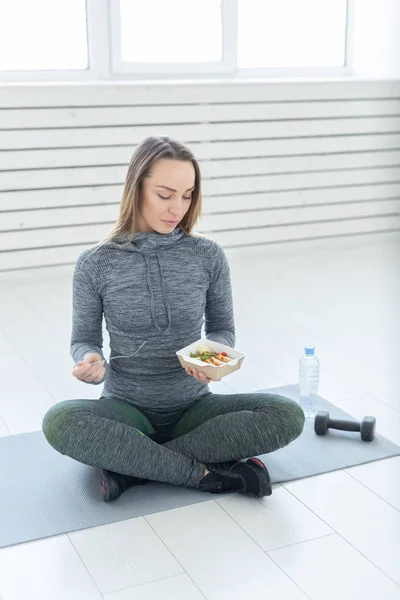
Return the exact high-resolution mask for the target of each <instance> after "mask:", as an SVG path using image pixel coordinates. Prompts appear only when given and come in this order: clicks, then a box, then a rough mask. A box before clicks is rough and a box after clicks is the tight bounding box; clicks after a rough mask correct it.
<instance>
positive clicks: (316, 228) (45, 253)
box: [0, 217, 399, 271]
mask: <svg viewBox="0 0 400 600" xmlns="http://www.w3.org/2000/svg"><path fill="white" fill-rule="evenodd" d="M392 231H399V228H398V227H393V219H392V218H391V217H372V218H369V219H360V220H358V221H357V220H351V221H338V222H337V221H335V222H331V223H307V224H303V225H282V226H281V227H270V228H260V229H253V230H246V229H244V230H241V231H229V232H217V233H210V234H207V237H210V238H211V239H214V240H215V241H216V242H218V243H219V244H221V245H222V246H223V247H225V248H230V247H236V246H246V245H248V246H249V245H254V244H271V243H279V242H282V243H285V242H295V241H305V240H306V241H312V240H318V239H321V238H329V237H339V238H340V237H341V236H357V235H363V234H371V233H384V232H392ZM97 241H98V240H97V238H93V239H92V240H91V241H90V242H88V243H85V244H76V245H71V246H63V247H58V248H38V249H33V250H22V251H18V252H5V253H3V254H2V255H1V262H0V271H7V270H13V269H21V268H33V267H40V266H48V265H62V264H74V263H75V262H76V260H77V258H78V256H79V254H80V253H81V252H82V251H83V250H85V249H86V248H88V247H90V246H92V245H94V244H95V243H96V242H97Z"/></svg>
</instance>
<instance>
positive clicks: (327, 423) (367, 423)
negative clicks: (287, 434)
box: [314, 410, 376, 442]
mask: <svg viewBox="0 0 400 600" xmlns="http://www.w3.org/2000/svg"><path fill="white" fill-rule="evenodd" d="M375 425H376V419H375V417H364V419H363V420H362V421H361V423H360V422H359V421H345V420H344V419H330V418H329V413H328V412H327V411H326V410H320V411H319V412H318V413H317V414H316V415H315V420H314V431H315V433H316V434H317V435H325V434H326V433H327V431H328V429H340V430H341V431H359V432H360V433H361V439H362V440H364V442H372V440H373V439H374V437H375Z"/></svg>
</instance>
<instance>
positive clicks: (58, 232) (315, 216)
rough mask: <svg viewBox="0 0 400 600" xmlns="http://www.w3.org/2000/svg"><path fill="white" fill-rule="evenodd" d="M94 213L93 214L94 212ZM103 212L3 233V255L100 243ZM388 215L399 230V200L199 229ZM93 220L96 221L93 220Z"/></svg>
mask: <svg viewBox="0 0 400 600" xmlns="http://www.w3.org/2000/svg"><path fill="white" fill-rule="evenodd" d="M104 208H105V207H103V209H104ZM92 212H93V213H94V211H92ZM100 212H102V213H104V214H100V215H99V216H98V217H97V215H94V214H93V216H92V220H88V221H87V222H86V224H81V225H79V226H78V225H77V222H76V223H75V224H72V226H69V227H65V225H66V223H64V224H63V225H64V226H58V227H50V226H47V228H41V229H33V230H30V229H25V230H20V231H6V232H3V233H0V251H1V252H4V251H9V250H18V249H19V250H23V249H24V248H37V247H45V246H57V245H64V244H65V245H68V244H74V243H81V242H85V241H87V240H90V239H94V238H93V236H97V237H98V238H99V239H100V238H102V237H103V236H105V235H106V233H107V232H108V231H109V230H110V229H111V226H112V224H113V221H114V220H115V214H111V215H110V219H109V222H107V214H106V211H104V210H103V211H100ZM114 212H115V211H114ZM110 213H111V211H110ZM385 215H386V216H391V217H392V221H393V226H400V200H382V201H375V202H370V203H353V204H346V205H339V204H334V205H325V206H322V207H321V206H318V207H315V206H308V207H301V208H298V207H296V208H288V209H269V210H260V211H253V212H246V211H242V212H240V213H228V214H223V215H208V216H204V217H203V218H202V219H201V221H200V223H199V225H198V227H199V229H200V230H201V231H205V232H211V231H213V232H214V231H219V230H230V229H243V228H245V229H249V230H250V229H253V228H259V227H266V226H269V227H272V226H277V225H282V224H284V225H289V224H297V223H299V222H303V223H306V222H312V221H318V222H321V221H331V220H340V219H355V218H365V217H372V216H385ZM93 217H94V218H95V219H96V220H93Z"/></svg>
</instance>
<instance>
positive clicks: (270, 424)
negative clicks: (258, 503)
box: [43, 137, 304, 501]
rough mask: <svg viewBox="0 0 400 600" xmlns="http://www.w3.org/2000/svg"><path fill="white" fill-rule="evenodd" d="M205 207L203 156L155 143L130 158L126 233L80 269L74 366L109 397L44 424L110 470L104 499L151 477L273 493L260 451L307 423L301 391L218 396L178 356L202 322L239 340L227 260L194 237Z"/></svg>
mask: <svg viewBox="0 0 400 600" xmlns="http://www.w3.org/2000/svg"><path fill="white" fill-rule="evenodd" d="M200 211H201V193H200V169H199V165H198V163H197V161H196V159H195V157H194V156H193V154H192V153H191V151H190V150H189V149H188V148H187V147H186V146H184V145H183V144H182V143H180V142H177V141H175V140H172V139H170V138H168V137H150V138H147V139H145V140H143V141H142V142H141V143H140V144H139V146H138V147H137V148H136V150H135V152H134V154H133V156H132V159H131V162H130V165H129V169H128V173H127V177H126V182H125V188H124V192H123V196H122V200H121V205H120V213H119V217H118V220H117V222H116V224H115V226H114V228H113V229H112V231H111V233H110V235H109V236H108V237H107V239H106V240H103V241H102V242H101V243H99V244H97V245H96V246H94V247H93V248H90V249H88V250H85V251H84V252H82V254H81V255H80V256H79V258H78V261H77V264H76V266H75V271H74V278H73V326H72V339H71V354H72V357H73V359H74V361H75V367H74V369H73V371H72V374H73V376H74V377H77V378H78V379H80V380H81V381H84V382H86V383H89V384H100V383H103V382H104V388H103V393H102V395H101V397H100V399H98V400H89V399H82V400H64V401H62V402H59V403H58V404H56V405H55V406H53V407H52V408H50V410H48V411H47V413H46V414H45V415H44V419H43V432H44V434H45V436H46V439H47V440H48V442H49V444H51V446H53V447H54V448H55V449H56V450H57V451H59V452H61V453H62V454H65V455H67V456H70V457H72V458H74V459H75V460H77V461H80V462H82V463H85V464H87V465H93V466H96V467H100V468H101V469H102V478H101V483H100V486H99V487H100V490H101V493H102V495H103V498H104V500H106V501H110V500H114V499H116V498H118V496H119V495H120V494H121V493H122V492H123V491H124V490H126V489H127V488H129V487H131V486H133V485H135V484H139V483H144V482H146V481H148V480H153V481H161V482H168V483H171V484H174V485H182V486H190V487H194V488H199V489H200V490H203V491H207V492H212V493H226V492H239V493H243V494H249V495H254V496H267V495H269V494H271V483H270V478H269V475H268V470H267V468H266V467H265V465H264V464H263V463H262V462H261V461H260V460H258V459H256V458H251V457H252V456H257V455H260V454H266V453H268V452H273V451H274V450H277V449H278V448H282V447H283V446H286V445H287V444H289V443H290V442H292V441H293V440H294V439H296V438H297V437H298V436H299V435H300V433H301V432H302V430H303V426H304V414H303V411H302V409H301V408H300V406H299V405H298V404H297V403H296V402H294V401H292V400H290V399H289V398H286V397H283V396H279V395H275V394H269V393H246V394H227V395H225V394H224V395H220V394H214V393H212V392H210V390H209V387H208V383H209V382H210V379H208V378H207V377H205V375H204V374H202V373H199V371H198V370H197V369H196V368H193V369H191V370H189V369H186V371H185V370H184V369H183V368H182V367H181V365H180V363H179V361H178V358H177V356H176V351H177V350H179V349H180V348H183V347H184V346H187V345H189V344H191V343H193V342H194V341H196V340H198V339H200V337H201V330H202V326H203V324H204V325H205V335H206V337H207V338H208V339H210V340H214V341H217V342H220V343H222V344H225V345H227V346H230V347H234V344H235V327H234V316H233V308H232V290H231V280H230V270H229V265H228V262H227V258H226V256H225V254H224V252H223V250H222V248H221V246H220V245H218V244H217V243H216V242H214V241H212V240H210V239H207V238H205V237H202V236H199V235H195V234H194V233H193V228H194V226H195V224H196V221H197V219H198V217H199V215H200ZM103 317H104V319H105V323H106V327H107V330H108V332H109V337H110V349H111V356H110V358H113V357H115V359H113V360H111V361H110V362H109V363H105V361H104V360H103V359H104V355H103V352H102V346H103V338H102V322H103ZM143 342H145V343H144V345H143ZM139 348H140V350H139V351H138V352H137V350H138V349H139ZM135 352H137V353H136V355H135V356H133V354H134V353H135ZM99 361H100V362H99ZM249 457H250V458H249Z"/></svg>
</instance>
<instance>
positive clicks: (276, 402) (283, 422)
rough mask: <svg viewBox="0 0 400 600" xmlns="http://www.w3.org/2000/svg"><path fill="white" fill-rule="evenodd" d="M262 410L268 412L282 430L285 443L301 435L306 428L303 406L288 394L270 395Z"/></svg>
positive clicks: (281, 433)
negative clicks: (288, 396) (287, 395)
mask: <svg viewBox="0 0 400 600" xmlns="http://www.w3.org/2000/svg"><path fill="white" fill-rule="evenodd" d="M259 410H261V412H263V413H266V414H267V415H268V416H269V418H270V419H272V420H274V421H275V424H276V425H277V426H278V428H279V430H280V435H281V436H282V441H283V443H284V445H286V444H289V443H290V442H292V441H293V440H295V439H296V438H298V437H299V435H300V434H301V433H302V431H303V429H304V422H305V417H304V412H303V409H302V408H301V406H300V405H299V404H298V403H297V402H295V401H294V400H291V399H290V398H287V397H286V396H279V395H273V396H268V398H267V399H266V403H265V405H264V406H262V407H260V408H259Z"/></svg>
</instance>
